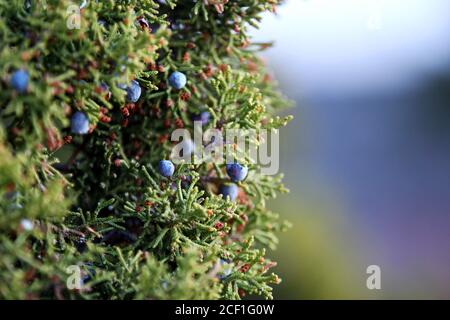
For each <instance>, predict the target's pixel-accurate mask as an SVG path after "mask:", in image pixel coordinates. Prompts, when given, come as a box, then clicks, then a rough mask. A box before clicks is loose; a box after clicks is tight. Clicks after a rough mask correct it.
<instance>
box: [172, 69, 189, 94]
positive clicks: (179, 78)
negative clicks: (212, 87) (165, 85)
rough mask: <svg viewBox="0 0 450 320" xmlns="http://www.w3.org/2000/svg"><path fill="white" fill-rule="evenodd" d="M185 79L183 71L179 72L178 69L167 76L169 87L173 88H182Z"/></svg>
mask: <svg viewBox="0 0 450 320" xmlns="http://www.w3.org/2000/svg"><path fill="white" fill-rule="evenodd" d="M186 82H187V79H186V76H185V74H184V73H181V72H179V71H175V72H173V73H172V74H171V75H170V76H169V84H170V86H171V87H174V88H175V89H178V90H179V89H182V88H184V86H185V85H186Z"/></svg>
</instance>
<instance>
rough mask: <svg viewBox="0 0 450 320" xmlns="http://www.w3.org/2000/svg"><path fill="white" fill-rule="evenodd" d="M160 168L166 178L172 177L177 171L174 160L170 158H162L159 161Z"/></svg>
mask: <svg viewBox="0 0 450 320" xmlns="http://www.w3.org/2000/svg"><path fill="white" fill-rule="evenodd" d="M158 168H159V173H160V174H161V175H162V176H164V177H166V178H169V177H171V176H172V175H173V173H174V172H175V166H174V165H173V163H172V161H169V160H161V161H160V162H159V165H158Z"/></svg>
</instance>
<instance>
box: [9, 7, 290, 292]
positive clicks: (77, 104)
mask: <svg viewBox="0 0 450 320" xmlns="http://www.w3.org/2000/svg"><path fill="white" fill-rule="evenodd" d="M278 2H279V1H278V0H240V1H238V0H230V1H212V0H197V1H181V0H180V1H176V0H170V1H169V0H166V1H156V0H146V1H138V0H108V1H88V2H87V3H86V5H85V6H84V7H83V8H82V9H81V10H80V12H79V13H80V15H79V16H77V15H76V12H75V13H74V12H73V11H70V10H69V11H68V8H69V7H70V6H72V7H71V8H72V9H73V8H74V7H73V5H75V8H79V5H80V4H79V3H78V2H74V1H69V0H47V1H32V0H26V1H24V0H8V1H7V0H0V16H1V17H2V19H0V77H1V78H0V237H1V241H0V298H9V299H11V298H18V299H25V298H27V299H32V298H56V299H79V298H83V299H93V298H96V299H219V298H225V299H239V298H241V297H242V296H243V295H244V294H252V295H259V296H262V297H265V298H272V293H271V292H272V288H271V285H273V284H277V283H279V281H280V279H279V278H278V276H276V275H275V274H273V273H270V272H271V271H270V269H271V268H272V267H274V266H275V263H274V262H272V261H270V260H269V259H267V258H266V257H265V251H266V250H265V248H266V247H268V248H275V246H276V244H277V238H276V235H275V233H276V232H278V231H282V230H284V229H285V228H287V227H288V223H287V222H283V221H280V219H279V217H278V215H277V214H275V213H272V212H271V211H269V210H268V209H267V208H266V207H265V204H266V201H267V200H269V199H271V198H273V197H275V196H276V195H277V193H279V192H286V191H287V190H286V189H285V188H284V187H283V185H282V183H281V178H282V176H281V175H278V176H264V175H261V174H259V173H258V168H259V165H258V164H257V163H252V162H251V160H250V157H249V155H248V154H246V153H245V152H244V153H243V154H242V152H241V151H242V150H237V149H233V148H231V152H232V154H233V155H235V156H236V157H237V158H238V160H239V161H240V162H242V163H244V164H246V165H248V167H249V168H250V171H251V174H249V176H248V177H247V178H246V179H245V180H244V181H241V182H239V183H238V186H239V190H240V191H239V195H238V199H237V201H230V200H227V199H223V197H222V196H220V195H218V188H219V186H220V185H221V184H223V183H227V182H229V178H228V177H227V175H226V173H225V166H224V165H223V164H216V163H208V162H206V161H203V162H202V161H200V162H198V163H197V162H196V163H194V164H180V165H177V166H176V170H175V173H174V175H173V176H172V177H170V178H165V177H162V176H161V175H160V174H159V172H157V170H156V169H155V166H156V165H157V164H158V162H159V161H160V160H161V159H167V158H168V157H169V155H170V153H171V150H172V147H173V143H172V142H171V141H170V134H171V132H172V131H173V130H175V129H176V128H187V129H189V130H190V131H191V132H192V130H193V116H194V115H196V114H198V113H199V112H201V111H205V110H206V111H208V112H209V113H210V115H211V120H210V121H209V123H208V124H207V125H206V126H205V128H204V129H207V128H217V129H220V130H222V131H223V132H225V131H226V130H227V129H233V128H240V129H258V130H260V129H278V128H281V127H283V126H285V125H286V124H287V122H289V121H290V119H291V117H285V118H279V117H275V116H274V112H276V111H278V110H280V109H282V108H284V107H286V106H287V105H288V102H287V101H286V100H285V98H284V97H283V96H282V95H281V94H280V93H279V92H278V89H277V87H276V84H275V83H274V82H273V81H272V80H271V79H270V77H269V76H268V75H267V72H266V70H265V66H264V64H263V63H262V62H261V60H260V59H259V58H258V56H257V53H258V51H259V50H262V49H264V48H266V47H267V46H268V44H251V42H250V38H249V37H248V35H247V30H248V28H249V27H250V26H251V27H257V25H258V22H259V21H260V19H261V17H260V15H261V13H263V12H265V11H267V10H272V11H273V10H274V9H275V6H276V5H277V4H278ZM75 11H76V10H75ZM74 14H75V16H74ZM77 17H79V19H80V20H77ZM73 19H75V20H73ZM68 21H69V22H70V23H77V22H79V23H80V24H79V28H68ZM19 69H23V70H26V71H27V72H28V74H29V77H30V78H29V84H28V86H27V89H26V91H25V92H18V91H17V90H15V89H14V88H12V86H11V75H12V74H13V73H14V72H15V71H16V70H19ZM174 71H180V72H183V73H184V74H185V75H186V76H187V79H188V81H187V85H186V86H185V87H184V88H183V89H180V90H176V89H174V88H172V87H171V86H170V85H168V78H169V76H170V74H171V73H172V72H174ZM132 80H136V81H137V82H138V84H139V85H140V87H141V88H142V94H141V96H140V98H139V100H138V101H137V102H135V103H131V102H130V101H127V92H126V91H125V90H124V89H123V88H124V86H125V87H126V86H128V85H129V84H130V83H131V81H132ZM77 111H81V112H83V113H84V114H86V115H87V117H88V119H89V124H90V126H89V132H88V134H86V135H77V134H73V133H72V132H71V128H70V125H71V123H70V119H71V116H72V115H73V114H74V113H75V112H77ZM247 142H248V143H253V144H255V145H259V143H260V141H259V140H258V139H255V138H253V140H251V141H247ZM74 266H75V267H79V268H80V269H81V273H82V284H83V286H82V288H81V289H70V288H69V287H68V283H69V282H70V281H72V280H73V279H72V278H71V275H72V274H71V272H70V270H73V269H71V268H72V267H74Z"/></svg>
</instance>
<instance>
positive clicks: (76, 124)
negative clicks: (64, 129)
mask: <svg viewBox="0 0 450 320" xmlns="http://www.w3.org/2000/svg"><path fill="white" fill-rule="evenodd" d="M71 130H72V133H75V134H86V133H88V132H89V118H88V117H87V115H86V114H85V113H84V112H81V111H77V112H75V113H74V115H73V116H72V119H71Z"/></svg>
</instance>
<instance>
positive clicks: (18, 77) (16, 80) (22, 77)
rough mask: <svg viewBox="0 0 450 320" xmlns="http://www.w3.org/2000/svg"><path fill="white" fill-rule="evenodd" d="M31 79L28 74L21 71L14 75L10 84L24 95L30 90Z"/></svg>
mask: <svg viewBox="0 0 450 320" xmlns="http://www.w3.org/2000/svg"><path fill="white" fill-rule="evenodd" d="M29 79H30V76H29V75H28V72H27V71H25V70H23V69H19V70H17V71H16V72H14V73H13V74H12V76H11V82H10V83H11V86H12V87H13V88H14V89H15V90H17V91H18V92H20V93H23V92H25V91H27V89H28V81H29Z"/></svg>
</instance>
